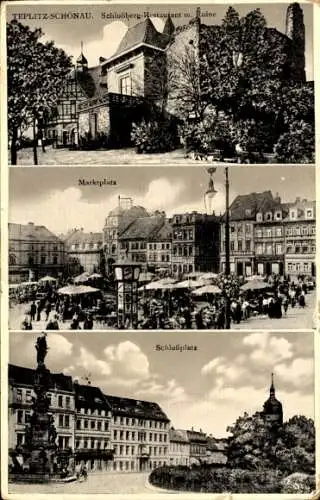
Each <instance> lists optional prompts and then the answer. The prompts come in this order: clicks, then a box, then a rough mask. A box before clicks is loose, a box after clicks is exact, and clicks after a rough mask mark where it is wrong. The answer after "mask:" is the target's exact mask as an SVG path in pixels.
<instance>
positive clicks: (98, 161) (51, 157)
mask: <svg viewBox="0 0 320 500" xmlns="http://www.w3.org/2000/svg"><path fill="white" fill-rule="evenodd" d="M17 163H18V166H23V165H33V163H34V162H33V152H32V149H30V148H25V149H21V150H19V151H18V162H17ZM115 163H116V164H121V165H133V164H138V165H140V164H145V163H148V164H152V163H156V164H161V165H166V164H170V165H172V164H174V165H175V164H183V165H185V164H192V163H194V160H192V159H190V158H185V157H184V150H183V149H177V150H175V151H171V152H169V153H154V154H137V153H136V152H135V150H134V148H124V149H110V150H101V149H100V150H96V151H72V150H69V149H54V148H52V147H51V146H50V147H47V148H46V152H45V153H43V152H42V150H41V148H38V164H39V165H113V164H115Z"/></svg>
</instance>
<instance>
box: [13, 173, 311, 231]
mask: <svg viewBox="0 0 320 500" xmlns="http://www.w3.org/2000/svg"><path fill="white" fill-rule="evenodd" d="M132 169H133V170H132ZM79 179H86V180H88V181H90V180H92V179H94V180H96V181H103V180H104V179H106V180H107V181H108V180H111V181H114V182H115V183H116V185H104V186H102V187H99V186H81V185H79ZM229 180H230V203H231V202H232V200H233V199H234V198H235V196H236V195H237V194H248V193H251V192H253V191H257V192H262V191H265V190H271V191H272V193H273V194H274V195H276V193H279V195H280V197H281V199H282V201H283V202H290V201H292V202H293V201H295V199H296V197H297V196H300V197H301V198H307V199H309V200H315V168H314V167H313V166H300V165H297V166H272V167H270V166H269V165H265V166H263V165H259V166H250V165H246V166H234V167H229ZM208 181H209V175H208V173H207V171H206V169H205V168H203V167H136V166H135V167H72V168H71V167H68V168H60V167H56V168H54V167H53V168H52V167H46V168H32V167H19V168H11V169H10V179H9V190H10V192H9V222H14V223H19V224H27V223H28V222H34V223H35V224H37V225H44V226H46V227H47V228H48V229H49V230H51V231H53V232H54V233H56V234H61V233H66V232H67V231H68V230H70V229H73V228H76V227H77V228H81V227H82V228H83V229H84V230H85V231H88V232H90V231H92V232H99V231H102V229H103V226H104V223H105V218H106V216H107V215H108V213H109V212H110V210H112V209H113V208H115V207H116V206H117V205H118V196H119V195H120V196H127V197H132V199H133V203H134V205H141V206H144V207H145V208H146V209H147V210H148V211H149V212H151V211H155V210H161V211H162V210H164V211H165V212H166V214H167V216H168V217H170V216H172V215H173V214H175V213H185V212H191V211H193V210H195V211H198V212H206V208H205V204H204V193H205V191H206V190H207V188H208ZM214 183H215V189H216V190H217V194H216V196H215V198H214V199H213V203H212V209H213V210H214V211H215V213H216V214H217V215H219V214H220V213H224V210H225V187H224V167H217V171H216V173H215V174H214Z"/></svg>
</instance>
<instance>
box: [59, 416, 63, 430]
mask: <svg viewBox="0 0 320 500" xmlns="http://www.w3.org/2000/svg"><path fill="white" fill-rule="evenodd" d="M59 427H63V415H59Z"/></svg>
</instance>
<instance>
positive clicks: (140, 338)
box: [8, 332, 315, 498]
mask: <svg viewBox="0 0 320 500" xmlns="http://www.w3.org/2000/svg"><path fill="white" fill-rule="evenodd" d="M178 360H179V361H178ZM185 366H188V370H186V369H185ZM313 373H314V361H313V334H312V333H307V332H303V333H298V332H291V333H288V332H284V333H281V334H280V333H272V332H260V333H259V332H250V333H244V332H235V333H234V334H233V338H232V342H230V341H229V339H228V335H226V336H222V337H221V336H220V335H219V334H217V333H216V334H207V333H205V332H202V333H201V334H199V335H197V337H194V336H193V334H192V333H191V332H187V333H183V332H174V333H168V332H166V333H165V335H164V336H163V335H159V334H157V333H154V334H151V335H145V334H144V333H143V332H137V333H136V334H135V335H134V337H133V336H132V335H130V333H128V332H121V334H120V336H119V332H88V333H87V334H85V333H76V332H69V333H65V332H64V333H60V332H48V333H40V332H38V333H36V332H24V333H10V364H9V384H8V385H9V399H8V405H9V442H8V446H9V492H10V493H21V492H23V493H32V494H35V493H49V492H50V493H57V494H59V493H60V494H62V493H63V494H68V493H82V494H83V493H138V494H143V493H153V494H159V493H163V492H171V493H174V492H176V493H177V492H179V493H183V492H202V493H227V492H231V493H311V492H312V491H313V490H314V489H315V428H314V379H313ZM28 481H29V482H32V483H33V484H27V483H28ZM306 498H308V497H306ZM310 498H311V497H310Z"/></svg>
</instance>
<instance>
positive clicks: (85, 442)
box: [83, 439, 88, 448]
mask: <svg viewBox="0 0 320 500" xmlns="http://www.w3.org/2000/svg"><path fill="white" fill-rule="evenodd" d="M83 447H84V448H88V440H87V439H85V440H84V441H83Z"/></svg>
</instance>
